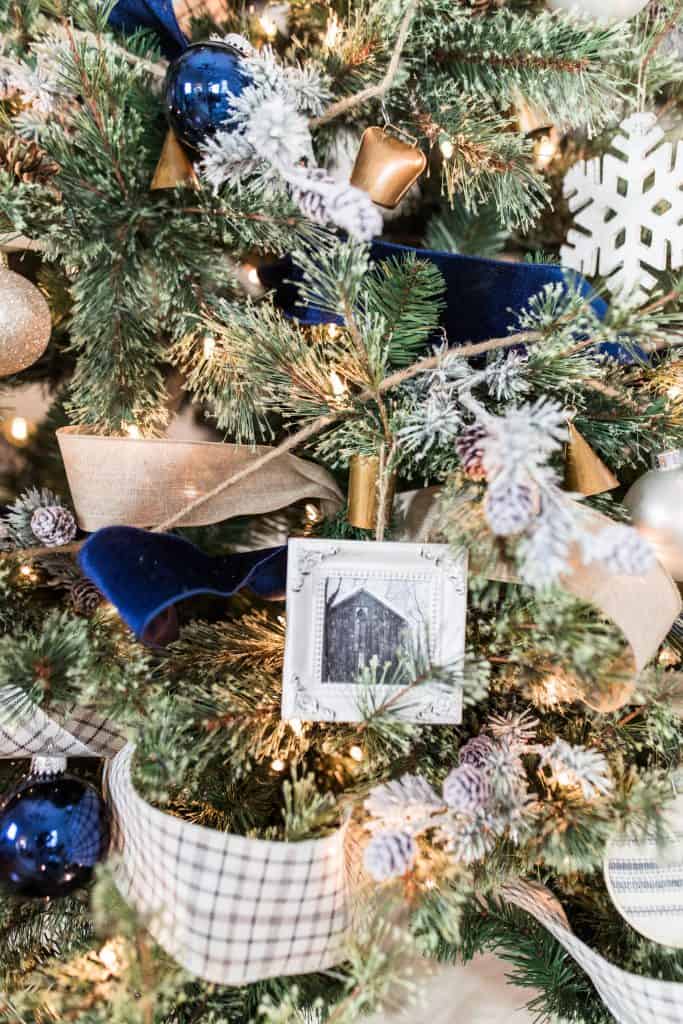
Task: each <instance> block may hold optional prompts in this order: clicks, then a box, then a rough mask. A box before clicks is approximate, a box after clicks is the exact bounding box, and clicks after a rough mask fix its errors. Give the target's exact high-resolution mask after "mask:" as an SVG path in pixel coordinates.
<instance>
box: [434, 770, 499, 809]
mask: <svg viewBox="0 0 683 1024" xmlns="http://www.w3.org/2000/svg"><path fill="white" fill-rule="evenodd" d="M490 793H491V784H490V782H489V779H488V776H487V775H486V774H485V772H483V771H482V770H481V768H475V767H474V765H473V764H461V765H458V767H457V768H453V770H452V771H450V772H449V773H448V775H447V776H446V778H445V779H444V783H443V798H444V800H445V801H446V803H447V804H448V806H449V807H452V808H453V810H454V811H460V812H461V813H462V814H473V813H474V812H475V811H478V810H479V808H480V807H483V806H484V805H485V804H486V802H487V801H488V798H489V795H490Z"/></svg>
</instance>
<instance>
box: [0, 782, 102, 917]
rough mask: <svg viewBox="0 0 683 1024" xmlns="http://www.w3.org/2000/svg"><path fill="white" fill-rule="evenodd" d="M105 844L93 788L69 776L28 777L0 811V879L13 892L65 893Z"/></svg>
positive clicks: (88, 873)
mask: <svg viewBox="0 0 683 1024" xmlns="http://www.w3.org/2000/svg"><path fill="white" fill-rule="evenodd" d="M108 843H109V823H108V817H107V809H106V807H105V804H104V801H103V800H102V797H101V796H100V794H99V793H98V792H97V790H96V789H95V787H94V786H91V785H90V784H89V783H87V782H83V780H82V779H77V778H75V777H74V776H72V775H55V776H48V777H38V776H32V777H29V778H28V779H27V780H26V781H25V782H24V783H22V784H21V785H20V786H18V787H17V789H15V790H13V791H12V793H11V794H10V795H9V796H8V797H7V799H6V801H5V803H4V805H3V807H2V810H0V881H2V883H3V885H4V886H5V888H6V889H9V890H10V891H11V892H13V893H15V894H16V895H18V896H33V897H41V896H64V895H66V893H68V892H71V891H72V890H73V889H76V888H78V886H80V885H83V884H84V883H85V882H87V881H88V879H89V878H90V876H91V875H92V870H93V867H94V866H95V864H96V863H97V862H98V861H99V860H101V859H102V857H103V856H104V854H105V852H106V849H107V846H108Z"/></svg>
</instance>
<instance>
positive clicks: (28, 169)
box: [0, 135, 59, 185]
mask: <svg viewBox="0 0 683 1024" xmlns="http://www.w3.org/2000/svg"><path fill="white" fill-rule="evenodd" d="M0 168H3V169H4V170H6V171H8V172H9V173H10V174H11V175H12V176H13V177H14V178H15V179H16V180H17V181H23V182H24V183H26V184H33V185H48V184H49V183H50V179H51V178H52V177H53V176H54V175H55V174H56V173H57V171H58V170H59V164H57V163H55V161H54V160H52V159H51V158H50V157H49V156H48V155H47V153H46V152H45V150H44V149H41V148H40V146H39V145H38V144H37V143H35V142H26V141H25V140H24V139H20V138H19V137H18V136H16V135H9V136H5V137H4V138H3V137H0Z"/></svg>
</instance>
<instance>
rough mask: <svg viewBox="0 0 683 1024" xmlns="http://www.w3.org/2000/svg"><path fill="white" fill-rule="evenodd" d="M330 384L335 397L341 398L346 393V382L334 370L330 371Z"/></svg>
mask: <svg viewBox="0 0 683 1024" xmlns="http://www.w3.org/2000/svg"><path fill="white" fill-rule="evenodd" d="M330 386H331V388H332V394H333V395H334V397H335V398H341V397H342V395H344V394H345V393H346V384H345V383H344V381H343V380H342V379H341V377H340V376H339V374H338V373H337V371H336V370H331V371H330Z"/></svg>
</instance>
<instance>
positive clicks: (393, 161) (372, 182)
mask: <svg viewBox="0 0 683 1024" xmlns="http://www.w3.org/2000/svg"><path fill="white" fill-rule="evenodd" d="M426 166H427V157H426V156H425V155H424V153H423V152H422V150H421V149H419V148H418V147H417V146H411V145H410V143H408V142H403V141H402V140H401V139H397V138H396V137H395V136H394V135H389V134H388V133H387V132H385V131H384V129H383V128H366V129H365V131H364V132H363V137H362V138H361V141H360V149H359V150H358V155H357V156H356V162H355V164H354V165H353V171H352V172H351V184H352V185H355V186H356V188H361V189H363V191H364V192H367V193H368V195H369V196H370V198H371V199H372V201H373V203H378V204H379V205H380V206H387V207H389V208H390V209H393V207H395V206H398V204H399V203H400V201H401V199H403V196H404V195H405V194H406V192H407V191H408V189H409V188H410V186H411V185H412V184H414V182H416V181H417V179H418V178H419V177H420V175H421V174H422V172H423V171H424V169H425V167H426Z"/></svg>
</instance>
